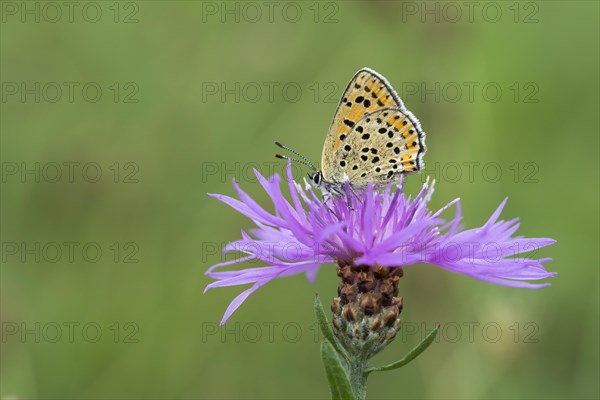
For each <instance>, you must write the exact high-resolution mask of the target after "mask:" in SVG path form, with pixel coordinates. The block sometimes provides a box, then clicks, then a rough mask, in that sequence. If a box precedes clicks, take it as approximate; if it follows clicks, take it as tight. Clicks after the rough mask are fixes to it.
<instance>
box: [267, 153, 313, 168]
mask: <svg viewBox="0 0 600 400" xmlns="http://www.w3.org/2000/svg"><path fill="white" fill-rule="evenodd" d="M275 157H277V158H281V159H283V160H292V161H295V162H297V163H300V164H304V165H306V166H307V167H309V168H312V169H314V170H315V171H316V169H315V166H314V165H312V164H311V163H309V162H306V161H304V160H299V159H297V158H294V157H288V156H282V155H281V154H275Z"/></svg>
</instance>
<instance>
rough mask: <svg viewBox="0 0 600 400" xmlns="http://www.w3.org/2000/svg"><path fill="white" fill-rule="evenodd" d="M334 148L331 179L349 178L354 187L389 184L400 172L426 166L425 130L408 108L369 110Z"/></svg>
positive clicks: (338, 181) (340, 180) (416, 169)
mask: <svg viewBox="0 0 600 400" xmlns="http://www.w3.org/2000/svg"><path fill="white" fill-rule="evenodd" d="M343 142H344V143H343V144H342V145H341V146H339V147H338V148H337V149H336V150H334V151H333V152H332V154H331V160H333V162H335V163H337V164H336V165H335V166H332V168H331V170H332V172H333V174H332V176H331V182H334V183H340V182H344V181H345V180H349V181H350V182H351V184H352V186H353V187H356V188H360V187H365V186H366V185H367V184H368V183H369V182H373V183H375V184H376V185H377V184H385V183H386V182H389V181H391V180H393V179H394V177H395V176H397V175H399V174H402V173H404V174H406V173H413V172H418V171H419V170H420V169H422V168H423V154H424V152H425V142H424V133H423V132H422V131H421V129H420V127H419V126H418V123H415V122H413V121H412V120H411V119H410V118H409V116H408V115H407V112H406V110H402V109H400V108H384V109H381V110H378V111H375V112H371V113H367V114H366V115H365V116H364V117H363V118H361V119H360V120H359V121H358V122H357V123H356V124H355V126H354V127H353V128H352V129H351V130H350V131H349V132H348V133H347V138H346V139H345V140H344V141H343Z"/></svg>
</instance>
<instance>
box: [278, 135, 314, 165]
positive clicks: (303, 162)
mask: <svg viewBox="0 0 600 400" xmlns="http://www.w3.org/2000/svg"><path fill="white" fill-rule="evenodd" d="M275 145H276V146H277V147H281V148H282V149H285V150H287V151H289V152H290V153H293V154H295V155H297V156H298V157H300V158H301V159H302V160H303V161H300V160H298V159H294V158H291V157H284V156H281V155H279V154H276V155H275V157H277V158H285V159H290V160H294V161H297V162H299V163H301V164H304V165H306V166H307V167H310V168H312V169H313V170H314V171H317V170H318V169H317V167H315V166H314V164H313V163H312V162H311V161H310V160H309V159H308V158H306V157H304V156H303V155H302V154H300V153H298V152H297V151H296V150H292V149H290V148H289V147H287V146H284V145H282V144H281V143H279V142H275Z"/></svg>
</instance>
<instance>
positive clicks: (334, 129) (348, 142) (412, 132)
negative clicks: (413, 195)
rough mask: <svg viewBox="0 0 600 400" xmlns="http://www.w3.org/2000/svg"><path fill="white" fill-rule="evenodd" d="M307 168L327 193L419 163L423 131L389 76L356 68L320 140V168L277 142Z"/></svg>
mask: <svg viewBox="0 0 600 400" xmlns="http://www.w3.org/2000/svg"><path fill="white" fill-rule="evenodd" d="M275 144H276V145H277V146H279V147H281V148H284V149H286V150H288V151H291V152H292V153H294V154H296V155H297V156H299V157H300V158H301V159H302V160H298V159H294V158H291V157H286V156H282V155H279V154H276V157H278V158H285V159H291V160H293V161H299V162H301V163H303V164H305V165H307V166H309V167H310V168H311V169H313V171H314V172H313V173H312V174H309V177H310V179H311V181H312V183H313V184H314V185H315V186H317V187H319V188H320V189H321V190H322V191H323V193H324V194H327V195H328V196H332V195H343V194H344V193H345V189H344V186H345V184H346V182H347V183H349V185H350V187H351V188H352V189H353V190H361V189H364V188H366V187H367V186H368V185H369V184H370V183H373V185H374V186H375V187H381V186H385V185H387V184H389V183H391V182H393V181H395V180H397V179H398V178H399V176H400V175H402V174H408V173H415V172H419V171H420V170H421V169H423V167H424V163H423V155H424V154H425V151H426V147H425V132H423V130H422V129H421V125H420V124H419V121H418V120H417V118H416V117H415V116H414V115H413V114H412V113H411V112H410V111H408V110H407V109H406V107H404V104H403V103H402V100H401V99H400V97H399V96H398V94H397V93H396V92H395V91H394V89H393V88H392V86H391V85H390V84H389V82H388V81H387V80H386V79H385V78H384V77H383V76H382V75H380V74H378V73H377V72H375V71H373V70H372V69H369V68H362V69H361V70H359V71H358V72H357V73H356V74H355V75H354V77H353V78H352V80H351V81H350V83H349V84H348V86H347V87H346V90H345V91H344V94H343V95H342V98H341V99H340V102H339V104H338V107H337V109H336V112H335V115H334V117H333V121H332V123H331V126H330V127H329V132H328V133H327V137H326V138H325V143H324V145H323V154H322V157H321V170H318V169H317V168H316V167H315V166H314V165H313V164H312V163H311V162H310V160H308V159H307V158H306V157H304V156H302V155H301V154H299V153H298V152H296V151H294V150H292V149H290V148H288V147H286V146H284V145H282V144H281V143H279V142H275Z"/></svg>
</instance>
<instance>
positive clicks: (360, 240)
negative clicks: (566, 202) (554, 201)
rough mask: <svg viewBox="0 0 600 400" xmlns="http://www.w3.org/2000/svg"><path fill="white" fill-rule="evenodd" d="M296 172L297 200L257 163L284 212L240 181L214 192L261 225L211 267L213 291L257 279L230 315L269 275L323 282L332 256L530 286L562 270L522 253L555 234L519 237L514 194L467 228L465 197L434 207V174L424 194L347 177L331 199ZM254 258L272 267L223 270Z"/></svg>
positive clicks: (338, 260) (337, 259)
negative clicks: (511, 209)
mask: <svg viewBox="0 0 600 400" xmlns="http://www.w3.org/2000/svg"><path fill="white" fill-rule="evenodd" d="M287 171H288V182H287V183H288V184H287V186H288V190H289V197H290V199H291V201H288V200H287V199H286V198H285V197H284V195H283V193H282V188H281V184H280V183H281V182H280V181H281V178H280V176H279V175H277V174H275V175H273V176H272V177H270V178H269V179H267V178H265V177H263V176H262V175H261V174H260V173H259V172H258V171H255V174H256V177H257V179H258V181H259V182H260V184H261V185H262V187H263V188H264V190H265V191H266V192H267V194H268V195H269V197H270V198H271V200H272V202H273V205H274V207H275V212H274V213H270V212H268V211H266V210H265V208H263V207H261V206H260V205H259V204H258V203H256V201H254V200H253V199H252V198H251V197H250V196H249V195H248V194H246V193H245V192H244V191H243V190H242V189H241V188H240V187H239V186H238V185H237V183H236V182H235V181H234V182H233V186H234V188H235V190H236V191H237V193H238V196H239V200H236V199H233V198H231V197H227V196H224V195H219V194H211V196H212V197H215V198H217V199H218V200H220V201H222V202H224V203H225V204H228V205H229V206H231V207H232V208H234V209H235V210H237V211H238V212H240V213H242V214H243V215H245V216H247V217H248V218H250V219H251V220H252V221H253V222H254V224H255V225H256V228H254V229H252V230H250V232H249V233H247V232H244V231H242V239H240V240H238V241H235V242H232V243H229V244H228V245H227V246H226V247H225V249H224V251H225V252H242V253H244V254H245V256H244V257H241V258H237V259H235V260H232V261H226V262H222V263H219V264H216V265H213V266H212V267H211V268H209V270H208V271H207V272H206V274H207V275H208V276H210V277H211V278H213V279H216V281H215V282H213V283H211V284H209V285H208V286H207V287H206V290H208V289H211V288H215V287H221V286H234V285H243V284H250V283H252V284H253V286H252V287H250V288H249V289H247V290H246V291H244V292H243V293H241V294H240V295H239V296H237V297H236V298H235V299H234V300H233V301H232V302H231V304H230V305H229V307H228V308H227V311H226V312H225V315H224V317H223V320H222V321H221V324H224V323H225V321H226V320H227V319H228V318H229V317H230V316H231V314H232V313H233V312H234V311H235V310H236V309H237V308H238V307H239V306H240V305H241V304H242V303H243V302H244V300H246V298H248V296H249V295H250V294H252V293H253V292H254V291H255V290H257V289H258V288H259V287H261V286H262V285H264V284H266V283H267V282H269V281H271V280H273V279H275V278H279V277H282V276H289V275H294V274H298V273H306V275H307V277H308V279H309V280H310V281H313V280H314V279H315V276H316V272H317V270H318V268H319V267H320V266H321V265H322V264H329V263H337V264H338V265H357V266H358V265H360V266H361V267H363V268H364V267H368V266H372V267H376V266H379V267H381V266H385V267H396V268H404V267H406V266H408V265H412V264H418V263H429V264H434V265H437V266H439V267H442V268H444V269H447V270H449V271H452V272H457V273H461V274H464V275H468V276H471V277H473V278H476V279H480V280H483V281H487V282H491V283H497V284H500V285H506V286H513V287H524V288H540V287H544V286H547V285H549V284H548V283H531V282H528V281H537V280H540V279H545V278H549V277H552V276H554V275H555V273H554V272H547V271H546V270H545V269H544V267H543V265H542V264H543V263H544V262H547V261H549V260H550V259H549V258H545V259H540V260H536V259H530V258H520V257H518V254H520V253H524V252H531V251H532V250H537V249H539V248H541V247H544V246H548V245H550V244H553V243H555V241H554V240H553V239H545V238H529V239H525V238H523V237H519V236H517V237H514V236H513V235H514V234H515V232H516V231H517V229H518V228H519V223H518V219H516V218H515V219H512V220H509V221H501V220H498V218H499V216H500V213H501V212H502V209H503V208H504V205H505V204H506V199H505V200H504V201H503V202H502V203H501V204H500V206H498V208H497V209H496V211H494V213H493V214H492V216H491V217H490V218H489V220H488V221H487V222H486V223H485V224H484V225H483V226H481V227H478V228H474V229H467V230H463V229H461V227H460V226H459V223H460V220H461V207H460V200H459V199H456V200H454V201H452V202H450V203H449V204H447V205H446V206H444V207H442V208H441V209H440V210H438V211H436V212H433V211H431V210H429V209H428V207H427V205H428V203H429V200H430V199H431V196H432V194H433V188H434V183H432V184H431V185H429V183H428V182H426V183H425V184H424V185H423V188H422V189H421V191H420V192H419V193H418V194H417V195H416V196H415V198H414V199H413V198H411V196H406V195H405V194H404V193H402V186H403V180H401V181H400V182H399V183H398V184H396V185H390V186H388V187H387V188H385V189H384V190H383V191H381V192H380V191H377V190H375V189H374V188H373V187H368V188H367V189H366V190H364V191H362V192H359V193H354V192H353V191H352V190H351V188H350V187H349V186H348V185H347V186H346V196H344V197H337V198H333V199H331V200H330V201H327V202H326V203H323V201H322V200H321V199H320V198H319V197H318V196H317V195H316V194H315V193H314V191H313V190H312V188H311V187H310V186H309V185H308V184H306V186H305V188H302V187H301V186H300V185H299V184H298V183H296V182H295V181H294V180H293V177H292V173H291V171H292V170H291V165H290V164H289V163H288V168H287ZM450 207H454V217H452V218H451V219H450V220H449V221H446V220H444V219H442V214H443V213H444V212H445V211H446V210H448V209H449V208H450ZM253 259H255V260H260V261H262V262H263V263H264V264H265V266H263V267H258V268H246V269H241V270H235V271H221V270H219V268H220V267H224V266H227V265H232V264H235V263H239V262H243V261H247V260H253Z"/></svg>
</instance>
